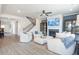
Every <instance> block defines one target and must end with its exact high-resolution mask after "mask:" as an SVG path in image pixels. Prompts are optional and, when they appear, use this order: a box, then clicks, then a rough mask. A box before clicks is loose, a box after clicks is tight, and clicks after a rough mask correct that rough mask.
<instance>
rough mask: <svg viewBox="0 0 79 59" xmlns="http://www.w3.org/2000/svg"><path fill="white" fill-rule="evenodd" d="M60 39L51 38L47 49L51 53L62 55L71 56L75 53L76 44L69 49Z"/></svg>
mask: <svg viewBox="0 0 79 59" xmlns="http://www.w3.org/2000/svg"><path fill="white" fill-rule="evenodd" d="M61 40H62V39H60V38H51V39H48V40H47V47H48V50H49V51H52V52H55V53H58V54H61V55H71V54H73V53H74V50H75V46H76V42H74V44H73V45H72V46H70V47H69V48H66V47H65V46H64V43H63V42H62V41H61Z"/></svg>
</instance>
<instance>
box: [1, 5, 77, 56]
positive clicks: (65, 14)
mask: <svg viewBox="0 0 79 59" xmlns="http://www.w3.org/2000/svg"><path fill="white" fill-rule="evenodd" d="M59 7H60V8H59ZM61 9H62V10H61ZM78 10H79V5H78V4H69V5H66V4H63V5H62V4H1V5H0V27H1V31H0V35H1V36H0V42H1V43H0V44H1V46H0V47H1V48H0V54H1V55H77V54H79V48H78V46H79V45H78V41H79V38H78V35H79V24H78V23H79V21H78V19H79V11H78ZM2 29H3V30H2ZM76 39H77V40H76ZM30 46H31V47H30ZM16 47H17V48H16ZM13 48H14V49H13ZM18 49H19V50H18ZM6 50H7V51H6Z"/></svg>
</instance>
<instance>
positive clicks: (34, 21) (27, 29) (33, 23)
mask: <svg viewBox="0 0 79 59" xmlns="http://www.w3.org/2000/svg"><path fill="white" fill-rule="evenodd" d="M26 18H27V19H28V20H29V21H30V22H31V23H30V24H28V26H26V27H25V28H23V31H24V32H29V31H30V30H31V29H32V28H33V27H34V26H35V25H36V19H34V18H31V17H28V16H26Z"/></svg>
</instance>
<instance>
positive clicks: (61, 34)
mask: <svg viewBox="0 0 79 59" xmlns="http://www.w3.org/2000/svg"><path fill="white" fill-rule="evenodd" d="M68 36H72V37H73V38H75V34H71V33H70V32H63V33H56V37H57V38H65V37H68Z"/></svg>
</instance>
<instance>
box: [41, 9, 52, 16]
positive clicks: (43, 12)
mask: <svg viewBox="0 0 79 59" xmlns="http://www.w3.org/2000/svg"><path fill="white" fill-rule="evenodd" d="M49 14H52V12H46V11H45V10H42V14H41V15H40V16H43V15H45V16H49Z"/></svg>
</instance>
